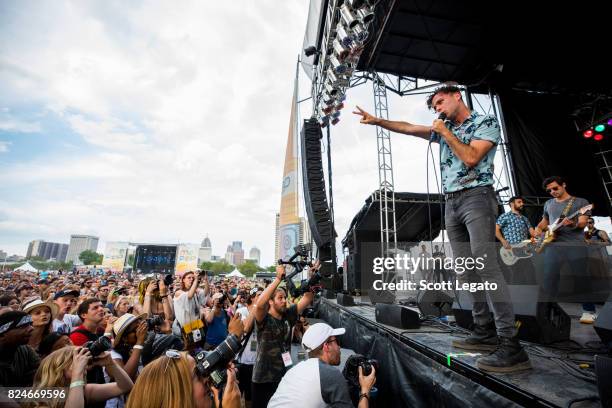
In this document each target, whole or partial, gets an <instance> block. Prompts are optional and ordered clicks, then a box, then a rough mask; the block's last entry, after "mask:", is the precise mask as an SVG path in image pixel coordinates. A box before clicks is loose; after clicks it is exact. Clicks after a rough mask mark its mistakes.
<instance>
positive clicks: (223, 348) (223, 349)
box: [195, 334, 242, 389]
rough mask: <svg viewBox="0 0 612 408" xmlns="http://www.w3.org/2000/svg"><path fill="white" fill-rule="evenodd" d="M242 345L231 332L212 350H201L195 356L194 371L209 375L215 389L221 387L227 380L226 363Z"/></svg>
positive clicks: (203, 375)
mask: <svg viewBox="0 0 612 408" xmlns="http://www.w3.org/2000/svg"><path fill="white" fill-rule="evenodd" d="M241 347H242V345H241V344H240V341H239V340H238V338H236V336H234V335H233V334H231V335H229V336H227V338H226V339H225V340H224V341H223V343H221V344H219V345H218V346H217V348H216V349H214V350H213V351H209V352H206V351H201V352H199V353H198V354H196V356H195V360H196V371H197V373H198V375H200V376H201V377H209V378H210V380H211V382H212V384H213V385H214V386H215V387H216V388H217V389H223V387H224V385H225V382H226V381H227V365H228V364H229V362H230V361H232V360H233V359H234V357H235V356H236V354H238V352H239V351H240V348H241Z"/></svg>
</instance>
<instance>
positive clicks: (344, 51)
mask: <svg viewBox="0 0 612 408" xmlns="http://www.w3.org/2000/svg"><path fill="white" fill-rule="evenodd" d="M332 47H333V49H334V51H335V52H336V54H338V57H339V58H340V59H341V60H343V59H345V58H346V57H348V55H349V53H350V52H351V50H350V48H348V47H347V46H345V45H342V43H341V42H340V41H339V40H338V39H337V38H335V39H334V42H333V43H332Z"/></svg>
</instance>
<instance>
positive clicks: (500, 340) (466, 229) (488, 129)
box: [353, 85, 531, 372]
mask: <svg viewBox="0 0 612 408" xmlns="http://www.w3.org/2000/svg"><path fill="white" fill-rule="evenodd" d="M427 106H428V108H430V109H433V110H435V111H436V112H437V113H439V114H440V116H439V117H438V119H436V120H434V122H433V124H432V125H431V126H423V125H414V124H411V123H408V122H401V121H390V120H385V119H381V118H377V117H375V116H373V115H371V114H369V113H368V112H366V111H364V110H363V109H361V108H360V107H359V106H357V110H356V111H354V112H353V113H355V114H357V115H360V116H361V123H364V124H368V125H377V126H381V127H383V128H385V129H388V130H390V131H393V132H398V133H404V134H407V135H411V136H416V137H420V138H422V139H425V140H429V141H430V143H431V142H434V143H439V144H440V173H441V177H442V187H443V190H444V195H445V199H446V210H445V215H444V216H445V224H446V232H447V234H448V237H449V239H450V242H451V247H452V250H453V256H454V257H473V258H478V257H481V258H483V259H485V267H484V269H482V270H472V271H469V272H465V273H463V274H461V275H459V276H458V279H459V281H460V282H462V283H463V282H465V283H472V282H485V281H486V282H489V284H491V283H495V284H496V286H497V290H495V291H478V292H475V293H471V294H470V295H471V296H473V299H472V300H473V302H474V303H473V311H472V313H473V317H474V323H475V329H474V332H473V333H472V334H471V335H470V336H469V337H468V338H466V339H464V340H454V341H453V346H455V347H457V348H462V349H467V350H479V351H491V352H492V353H491V354H489V355H486V356H484V357H481V358H479V359H478V360H477V366H478V368H480V369H483V370H487V371H492V372H514V371H519V370H525V369H529V368H531V365H530V363H529V357H528V355H527V353H526V352H525V350H523V348H522V347H521V345H520V343H519V341H518V339H517V338H516V329H515V326H514V310H513V307H512V303H511V302H510V295H509V293H508V286H507V284H506V281H505V280H504V278H503V275H502V272H501V270H500V268H499V266H498V264H497V255H496V247H495V220H496V218H497V200H496V198H495V192H494V191H493V178H494V177H493V158H494V157H495V151H496V149H497V144H498V143H499V141H500V139H501V136H500V129H499V125H498V123H497V119H496V118H495V117H494V116H492V115H479V114H478V113H476V112H471V111H470V110H469V109H468V107H467V106H466V105H465V103H464V102H463V99H462V97H461V91H460V89H459V88H457V87H456V86H452V85H445V86H442V87H440V88H438V89H436V90H435V91H434V92H433V93H432V94H431V95H429V97H428V98H427ZM487 296H489V298H490V300H491V305H492V309H493V315H494V320H491V314H490V310H489V306H488V304H487V299H486V297H487Z"/></svg>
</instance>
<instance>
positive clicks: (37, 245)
mask: <svg viewBox="0 0 612 408" xmlns="http://www.w3.org/2000/svg"><path fill="white" fill-rule="evenodd" d="M67 253H68V244H60V243H57V242H46V241H44V240H42V239H37V240H34V241H32V242H30V243H29V244H28V251H27V253H26V258H31V257H34V256H37V257H40V258H43V259H45V260H50V259H54V260H56V261H58V262H65V261H66V254H67Z"/></svg>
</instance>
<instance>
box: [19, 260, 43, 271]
mask: <svg viewBox="0 0 612 408" xmlns="http://www.w3.org/2000/svg"><path fill="white" fill-rule="evenodd" d="M15 271H19V272H38V269H36V268H35V267H33V266H32V265H30V263H29V262H26V263H24V264H23V265H21V266H20V267H19V268H17V269H15Z"/></svg>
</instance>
